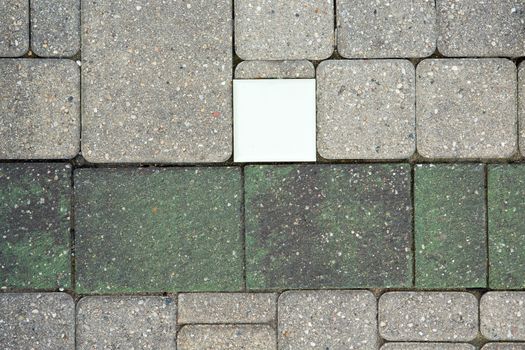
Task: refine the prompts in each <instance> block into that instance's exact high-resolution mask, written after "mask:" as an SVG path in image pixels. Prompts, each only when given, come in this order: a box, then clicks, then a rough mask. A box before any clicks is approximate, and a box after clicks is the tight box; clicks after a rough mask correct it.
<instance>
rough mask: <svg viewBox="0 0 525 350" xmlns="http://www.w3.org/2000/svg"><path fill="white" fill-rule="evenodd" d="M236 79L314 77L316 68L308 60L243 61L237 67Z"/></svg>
mask: <svg viewBox="0 0 525 350" xmlns="http://www.w3.org/2000/svg"><path fill="white" fill-rule="evenodd" d="M235 78H236V79H292V78H295V79H313V78H315V68H314V65H313V64H312V62H310V61H307V60H296V61H243V62H241V63H239V64H238V65H237V67H236V68H235Z"/></svg>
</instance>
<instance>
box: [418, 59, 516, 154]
mask: <svg viewBox="0 0 525 350" xmlns="http://www.w3.org/2000/svg"><path fill="white" fill-rule="evenodd" d="M416 73H417V83H416V84H417V87H416V91H417V97H416V98H417V108H416V110H417V112H416V113H417V115H416V120H417V149H418V152H419V154H421V155H422V156H423V157H428V158H452V159H457V158H471V159H472V158H474V159H475V158H507V157H511V156H512V155H513V154H514V153H515V152H516V150H517V142H516V140H517V108H516V102H517V101H516V87H517V84H516V66H515V65H514V63H513V62H512V61H510V60H507V59H499V58H494V59H431V60H425V61H422V62H421V63H419V65H418V66H417V72H416Z"/></svg>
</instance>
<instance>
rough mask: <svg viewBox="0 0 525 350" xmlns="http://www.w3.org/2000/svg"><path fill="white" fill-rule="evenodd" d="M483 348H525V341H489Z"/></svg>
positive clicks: (512, 349)
mask: <svg viewBox="0 0 525 350" xmlns="http://www.w3.org/2000/svg"><path fill="white" fill-rule="evenodd" d="M481 350H525V343H489V344H486V345H485V346H484V347H482V348H481Z"/></svg>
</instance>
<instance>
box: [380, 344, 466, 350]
mask: <svg viewBox="0 0 525 350" xmlns="http://www.w3.org/2000/svg"><path fill="white" fill-rule="evenodd" d="M381 350H476V347H475V346H474V345H470V344H459V343H456V344H446V343H387V344H385V345H383V346H382V347H381Z"/></svg>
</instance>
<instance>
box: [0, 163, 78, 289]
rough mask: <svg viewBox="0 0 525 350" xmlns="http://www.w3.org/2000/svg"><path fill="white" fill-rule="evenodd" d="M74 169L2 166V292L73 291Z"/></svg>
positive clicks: (18, 164)
mask: <svg viewBox="0 0 525 350" xmlns="http://www.w3.org/2000/svg"><path fill="white" fill-rule="evenodd" d="M71 192H72V190H71V166H70V165H69V164H59V163H53V164H52V163H48V164H47V163H32V164H29V163H11V164H0V223H1V225H0V287H1V288H2V289H12V290H17V289H18V290H20V289H40V290H43V289H58V288H69V287H70V286H71V264H70V261H71V260H70V212H71Z"/></svg>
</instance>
